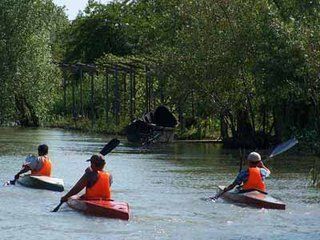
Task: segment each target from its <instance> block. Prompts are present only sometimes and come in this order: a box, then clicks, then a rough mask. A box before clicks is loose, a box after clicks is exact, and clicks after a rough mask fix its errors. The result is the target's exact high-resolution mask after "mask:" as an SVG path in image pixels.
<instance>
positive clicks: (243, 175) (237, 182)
mask: <svg viewBox="0 0 320 240" xmlns="http://www.w3.org/2000/svg"><path fill="white" fill-rule="evenodd" d="M247 177H248V171H247V170H242V171H241V172H239V173H238V176H237V177H236V179H235V180H234V182H233V183H231V184H230V185H229V186H228V187H226V188H224V189H223V190H222V191H220V192H219V193H217V194H216V195H215V196H214V197H211V199H212V200H214V201H215V200H217V199H218V198H219V197H221V196H222V195H223V194H225V193H226V192H228V191H230V190H232V189H234V188H235V187H236V186H237V185H241V184H242V183H243V182H244V181H245V180H246V178H247Z"/></svg>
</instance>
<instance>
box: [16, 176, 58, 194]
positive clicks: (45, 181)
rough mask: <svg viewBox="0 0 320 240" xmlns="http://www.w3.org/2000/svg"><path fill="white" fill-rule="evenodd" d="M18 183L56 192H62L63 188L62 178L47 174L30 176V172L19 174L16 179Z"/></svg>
mask: <svg viewBox="0 0 320 240" xmlns="http://www.w3.org/2000/svg"><path fill="white" fill-rule="evenodd" d="M18 183H20V184H21V185H22V186H25V187H29V188H37V189H47V190H51V191H57V192H63V190H64V186H63V185H64V184H63V180H62V179H60V178H52V177H47V176H31V175H30V174H27V175H23V176H21V177H20V178H19V179H18Z"/></svg>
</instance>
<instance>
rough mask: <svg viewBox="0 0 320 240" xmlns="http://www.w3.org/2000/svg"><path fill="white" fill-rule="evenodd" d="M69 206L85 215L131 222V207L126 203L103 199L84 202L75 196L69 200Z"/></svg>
mask: <svg viewBox="0 0 320 240" xmlns="http://www.w3.org/2000/svg"><path fill="white" fill-rule="evenodd" d="M67 204H68V205H69V207H71V208H73V209H75V210H77V211H80V212H84V213H85V214H89V215H95V216H101V217H107V218H118V219H122V220H129V205H128V203H126V202H116V201H113V200H102V199H97V200H84V199H81V198H80V197H79V196H78V195H74V196H72V197H70V198H69V199H68V201H67Z"/></svg>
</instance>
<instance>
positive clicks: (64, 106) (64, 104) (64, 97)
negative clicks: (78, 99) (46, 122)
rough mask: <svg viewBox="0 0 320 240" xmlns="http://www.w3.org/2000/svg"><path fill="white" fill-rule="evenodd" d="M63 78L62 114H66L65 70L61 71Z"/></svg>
mask: <svg viewBox="0 0 320 240" xmlns="http://www.w3.org/2000/svg"><path fill="white" fill-rule="evenodd" d="M62 76H63V80H62V84H63V115H64V116H66V113H67V77H66V72H65V70H63V72H62Z"/></svg>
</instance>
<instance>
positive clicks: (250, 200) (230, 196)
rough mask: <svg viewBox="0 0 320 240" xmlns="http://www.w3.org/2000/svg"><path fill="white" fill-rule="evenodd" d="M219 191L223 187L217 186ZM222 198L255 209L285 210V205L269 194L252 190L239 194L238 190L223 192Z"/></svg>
mask: <svg viewBox="0 0 320 240" xmlns="http://www.w3.org/2000/svg"><path fill="white" fill-rule="evenodd" d="M218 188H219V191H222V190H223V189H224V188H225V187H224V186H219V187H218ZM221 197H222V198H224V199H226V200H228V201H232V202H235V203H240V204H246V205H249V206H252V207H256V208H266V209H282V210H285V209H286V204H285V203H283V202H281V201H280V200H278V199H275V198H274V197H272V196H269V194H266V193H262V192H259V191H257V190H252V191H248V192H241V191H239V190H238V189H236V190H231V191H229V192H225V193H224V194H223V195H222V196H221Z"/></svg>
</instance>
